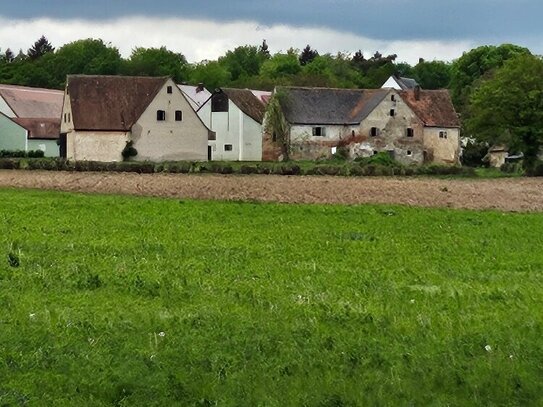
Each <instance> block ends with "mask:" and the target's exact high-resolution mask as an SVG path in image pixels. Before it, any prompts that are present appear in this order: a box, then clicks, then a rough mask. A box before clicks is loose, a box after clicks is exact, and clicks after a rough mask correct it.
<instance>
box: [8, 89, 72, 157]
mask: <svg viewBox="0 0 543 407" xmlns="http://www.w3.org/2000/svg"><path fill="white" fill-rule="evenodd" d="M63 96H64V93H63V92H62V91H58V90H53V89H40V88H31V87H25V86H14V85H0V150H8V151H15V150H20V151H35V150H41V151H43V153H44V155H45V156H46V157H58V155H59V147H58V140H59V135H60V114H61V111H62V100H63Z"/></svg>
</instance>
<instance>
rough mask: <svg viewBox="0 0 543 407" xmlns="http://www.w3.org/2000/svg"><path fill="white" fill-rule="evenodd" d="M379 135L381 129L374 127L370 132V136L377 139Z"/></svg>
mask: <svg viewBox="0 0 543 407" xmlns="http://www.w3.org/2000/svg"><path fill="white" fill-rule="evenodd" d="M378 135H379V129H378V128H377V127H372V128H371V130H370V136H372V137H377V136H378Z"/></svg>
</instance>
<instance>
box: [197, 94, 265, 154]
mask: <svg viewBox="0 0 543 407" xmlns="http://www.w3.org/2000/svg"><path fill="white" fill-rule="evenodd" d="M200 112H201V113H200ZM200 112H199V113H200V117H202V120H204V121H205V119H204V117H206V115H209V117H210V120H209V122H210V127H211V129H212V130H213V131H214V132H215V133H216V140H215V141H210V142H209V145H210V146H211V147H212V158H213V160H214V161H261V160H262V125H261V124H260V123H258V122H256V121H255V120H253V119H252V118H251V117H249V116H247V115H246V114H245V113H243V112H242V111H241V110H240V109H239V108H238V107H237V106H236V105H235V104H234V103H233V102H232V101H231V100H229V101H228V112H211V101H210V102H209V103H207V104H206V105H205V106H204V107H203V108H202V109H201V110H200ZM227 145H231V146H232V150H231V151H227V150H226V146H227Z"/></svg>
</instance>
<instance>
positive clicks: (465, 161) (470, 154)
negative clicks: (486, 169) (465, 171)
mask: <svg viewBox="0 0 543 407" xmlns="http://www.w3.org/2000/svg"><path fill="white" fill-rule="evenodd" d="M487 153H488V144H487V143H479V142H475V141H468V142H467V143H466V146H465V147H464V148H463V150H462V157H461V162H462V165H467V166H468V167H480V166H488V163H484V162H483V158H484V157H485V155H486V154H487Z"/></svg>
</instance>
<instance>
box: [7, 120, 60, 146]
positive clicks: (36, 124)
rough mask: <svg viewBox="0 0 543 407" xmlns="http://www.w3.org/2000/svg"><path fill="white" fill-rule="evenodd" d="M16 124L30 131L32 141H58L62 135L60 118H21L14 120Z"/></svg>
mask: <svg viewBox="0 0 543 407" xmlns="http://www.w3.org/2000/svg"><path fill="white" fill-rule="evenodd" d="M12 120H13V121H14V122H15V123H17V124H19V125H20V126H22V127H24V128H25V129H26V130H28V138H30V139H50V140H56V139H58V138H59V135H60V116H59V118H58V119H49V118H36V119H29V118H20V117H16V118H14V119H12Z"/></svg>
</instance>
